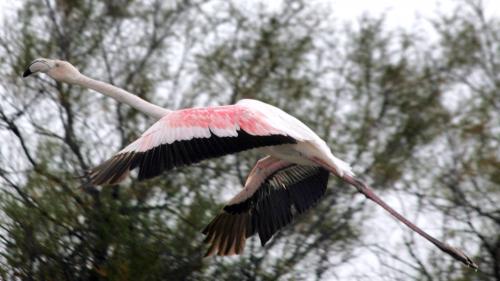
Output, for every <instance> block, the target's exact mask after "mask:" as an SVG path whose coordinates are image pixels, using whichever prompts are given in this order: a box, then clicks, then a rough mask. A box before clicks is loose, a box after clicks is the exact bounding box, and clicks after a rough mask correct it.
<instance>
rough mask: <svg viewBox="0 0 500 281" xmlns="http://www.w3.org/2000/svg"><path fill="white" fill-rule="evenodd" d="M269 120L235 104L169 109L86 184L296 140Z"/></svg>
mask: <svg viewBox="0 0 500 281" xmlns="http://www.w3.org/2000/svg"><path fill="white" fill-rule="evenodd" d="M270 113H272V112H270ZM273 122H274V123H276V124H277V123H278V122H277V121H274V120H272V122H270V119H269V116H266V112H265V111H260V110H254V109H253V108H252V107H251V106H245V105H240V104H235V105H228V106H214V107H206V108H190V109H183V110H177V111H173V112H171V113H168V114H167V115H165V116H164V117H163V118H161V119H160V120H159V121H157V122H156V123H155V124H153V126H151V128H149V129H148V130H147V131H146V132H145V133H144V134H143V135H142V136H141V137H140V138H139V139H137V140H136V141H134V142H133V143H131V144H130V145H128V146H127V147H125V148H124V149H123V150H121V151H120V152H118V153H117V154H116V155H115V156H113V157H112V158H111V159H109V160H107V161H105V162H104V163H102V164H101V165H99V166H98V167H96V168H94V169H93V170H91V172H90V178H91V182H92V184H95V185H100V184H113V183H117V182H119V181H121V180H122V179H123V178H124V175H125V174H127V173H128V171H130V170H132V169H134V168H136V167H138V168H139V179H140V180H141V179H147V178H151V177H154V176H157V175H158V174H160V173H161V172H163V171H166V170H170V169H172V168H174V167H179V166H183V165H188V164H192V163H196V162H199V161H201V160H204V159H208V158H213V157H219V156H223V155H227V154H231V153H236V152H240V151H243V150H247V149H252V148H257V147H263V146H272V145H280V144H290V143H296V142H297V141H300V140H301V139H298V137H296V136H295V135H294V134H293V132H292V133H290V132H286V130H284V129H282V128H283V126H276V125H275V124H273ZM278 125H280V124H278ZM279 127H281V128H279ZM291 135H294V136H291Z"/></svg>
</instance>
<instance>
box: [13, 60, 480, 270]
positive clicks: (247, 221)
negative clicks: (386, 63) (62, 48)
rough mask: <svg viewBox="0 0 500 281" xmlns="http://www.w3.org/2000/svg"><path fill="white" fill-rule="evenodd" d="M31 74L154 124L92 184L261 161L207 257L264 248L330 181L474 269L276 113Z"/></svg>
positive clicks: (45, 66)
mask: <svg viewBox="0 0 500 281" xmlns="http://www.w3.org/2000/svg"><path fill="white" fill-rule="evenodd" d="M36 73H45V74H46V75H48V76H49V77H51V78H52V79H54V80H56V81H58V82H62V83H68V84H73V85H79V86H81V87H84V88H88V89H91V90H94V91H96V92H98V93H101V94H104V95H106V96H109V97H111V98H114V99H116V100H117V101H119V102H122V103H126V104H128V105H130V106H131V107H133V108H135V109H137V110H138V111H140V112H143V113H144V114H146V115H148V116H150V117H152V118H153V119H155V120H156V122H155V123H154V124H153V125H152V126H151V127H150V128H149V129H147V130H146V131H145V132H144V133H143V134H142V135H141V136H140V137H139V138H138V139H137V140H135V141H133V142H132V143H130V144H129V145H127V146H126V147H125V148H123V149H122V150H120V151H119V152H118V153H116V154H115V155H114V156H112V157H111V158H110V159H108V160H106V161H104V162H103V163H102V164H100V165H98V166H96V167H95V168H93V169H91V170H90V171H89V173H88V178H89V181H90V184H92V185H115V184H118V183H120V182H121V181H123V180H124V179H126V178H127V175H128V174H129V172H130V171H131V170H134V169H138V175H137V177H138V179H139V180H146V179H150V178H153V177H155V176H158V175H160V174H161V173H163V172H165V171H169V170H172V169H174V168H176V167H181V166H185V165H191V164H194V163H198V162H200V161H202V160H206V159H210V158H215V157H221V156H224V155H228V154H233V153H237V152H241V151H244V150H249V149H256V150H259V151H260V152H261V153H263V154H265V156H264V157H263V158H262V159H260V160H258V161H257V163H256V164H255V166H254V167H253V168H252V170H251V171H250V173H249V175H248V177H247V179H246V181H245V184H244V186H243V188H242V190H241V191H240V192H239V193H237V194H236V195H235V196H234V197H233V198H232V199H230V200H229V202H227V203H226V204H225V206H224V207H223V208H222V210H221V211H220V213H219V214H218V215H217V216H216V217H215V218H214V219H213V220H212V221H211V222H210V223H209V224H208V225H207V226H206V227H205V228H204V229H203V231H202V232H203V234H205V235H206V237H205V242H206V243H207V244H208V249H207V252H206V255H205V256H211V255H219V256H228V255H235V254H241V253H242V252H243V250H244V247H245V241H246V239H247V238H249V237H251V236H253V235H258V236H259V238H260V241H261V244H262V245H265V244H266V242H267V241H269V239H271V237H272V236H273V235H274V234H275V233H276V232H277V231H279V230H280V229H282V228H283V227H285V226H286V225H288V224H290V223H291V222H292V220H293V219H294V217H296V216H298V215H300V214H302V213H304V212H305V211H307V210H308V209H310V208H311V207H313V206H314V205H315V204H316V203H317V202H318V201H319V200H320V199H321V197H322V196H323V195H324V194H325V191H326V187H327V184H328V179H329V176H330V174H332V175H334V176H336V177H337V178H339V179H340V180H342V181H343V182H345V183H346V184H348V185H351V186H353V187H355V188H356V189H357V191H358V192H360V193H361V194H363V195H364V196H365V197H366V198H368V199H370V200H371V201H373V202H374V203H376V204H377V205H379V206H380V207H382V208H383V209H385V210H386V211H387V212H389V213H390V214H391V215H392V216H393V217H394V218H396V219H397V220H399V221H400V222H402V223H403V224H405V225H406V226H408V227H409V228H410V229H411V230H413V231H415V232H417V233H418V234H419V235H421V236H422V237H423V238H425V239H427V240H428V241H429V242H431V243H432V244H434V245H435V246H436V247H438V248H439V249H440V250H442V251H443V252H445V253H447V254H449V255H450V256H451V257H453V258H454V259H456V260H458V261H460V262H462V263H463V264H465V265H467V266H470V267H472V268H475V269H477V268H478V266H477V265H476V264H475V263H474V262H473V261H472V259H470V258H469V257H468V256H467V255H466V254H464V253H463V252H462V251H461V250H459V249H456V248H454V247H452V246H450V245H448V244H446V243H444V242H441V241H439V240H438V239H436V238H434V237H432V236H431V235H429V234H428V233H427V232H425V231H424V230H422V229H421V228H419V227H417V226H416V225H415V224H413V223H412V222H410V221H409V220H407V219H406V218H405V217H404V216H403V215H401V214H400V213H398V212H397V211H396V210H395V209H393V208H392V207H391V206H389V205H388V204H387V203H386V202H385V201H384V200H382V199H381V198H380V197H379V196H378V195H376V194H375V192H374V191H373V189H372V188H371V187H370V186H368V185H367V184H366V183H365V182H363V181H362V180H360V179H359V178H357V177H356V176H355V174H354V173H353V171H352V168H351V166H350V165H349V164H348V163H347V162H345V161H343V160H341V159H339V158H337V157H336V156H335V155H334V154H333V153H332V152H331V150H330V148H329V147H328V145H327V144H326V143H325V141H323V140H322V139H321V138H320V137H319V136H318V135H317V134H316V133H314V132H313V131H312V130H311V129H310V128H309V127H308V126H306V125H305V124H304V123H302V122H301V121H300V120H298V119H297V118H295V117H293V116H292V115H290V114H288V113H286V112H284V111H283V110H281V109H279V108H277V107H274V106H272V105H270V104H267V103H264V102H261V101H258V100H253V99H243V100H240V101H238V102H236V103H235V104H232V105H220V106H208V107H194V108H185V109H178V110H169V109H165V108H163V107H160V106H158V105H154V104H152V103H150V102H147V101H145V100H144V99H142V98H140V97H138V96H136V95H134V94H132V93H130V92H127V91H125V90H123V89H121V88H118V87H116V86H114V85H111V84H108V83H105V82H103V81H99V80H96V79H93V78H90V77H88V76H86V75H84V74H82V73H80V72H79V70H78V69H77V68H76V67H75V66H73V65H72V64H71V63H69V62H67V61H64V60H58V59H47V58H38V59H35V60H34V61H33V62H31V64H29V66H28V67H27V69H26V71H25V72H24V73H23V75H22V76H23V77H28V76H31V75H32V74H36Z"/></svg>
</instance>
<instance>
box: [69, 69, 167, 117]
mask: <svg viewBox="0 0 500 281" xmlns="http://www.w3.org/2000/svg"><path fill="white" fill-rule="evenodd" d="M74 81H75V82H74V84H76V85H80V86H82V87H86V88H90V89H92V90H94V91H96V92H99V93H101V94H103V95H106V96H109V97H112V98H114V99H116V100H117V101H119V102H123V103H126V104H128V105H130V106H132V107H133V108H135V109H137V110H139V111H141V112H143V113H145V114H147V115H149V116H151V117H153V118H156V119H160V118H162V117H163V116H165V115H166V114H167V113H169V112H171V111H170V110H168V109H165V108H163V107H160V106H157V105H155V104H152V103H150V102H147V101H145V100H143V99H141V98H140V97H138V96H136V95H134V94H132V93H129V92H127V91H125V90H123V89H120V88H118V87H116V86H113V85H111V84H108V83H104V82H102V81H98V80H95V79H92V78H90V77H87V76H85V75H83V74H80V76H79V77H78V78H77V79H75V80H74Z"/></svg>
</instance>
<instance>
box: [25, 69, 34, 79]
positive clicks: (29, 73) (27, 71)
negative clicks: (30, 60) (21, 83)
mask: <svg viewBox="0 0 500 281" xmlns="http://www.w3.org/2000/svg"><path fill="white" fill-rule="evenodd" d="M31 74H33V72H31V70H30V69H29V68H28V69H26V71H25V72H24V73H23V78H24V77H28V76H30V75H31Z"/></svg>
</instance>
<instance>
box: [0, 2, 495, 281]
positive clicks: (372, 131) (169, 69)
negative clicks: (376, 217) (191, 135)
mask: <svg viewBox="0 0 500 281" xmlns="http://www.w3.org/2000/svg"><path fill="white" fill-rule="evenodd" d="M164 2H165V1H157V0H154V1H147V3H146V1H140V0H127V1H97V0H94V1H92V0H86V1H69V0H58V1H50V0H47V1H44V2H40V1H33V0H25V1H24V5H23V7H22V8H21V9H20V10H19V13H18V15H17V16H16V17H15V18H7V19H6V21H9V22H10V24H9V25H8V26H12V28H9V29H7V28H4V29H3V30H1V32H2V36H0V46H1V47H0V52H1V53H2V54H4V55H3V56H2V58H1V59H2V60H3V61H2V64H3V65H5V67H4V68H2V69H1V70H0V71H2V72H1V73H0V79H1V81H2V83H1V85H3V86H2V88H0V89H1V90H0V95H1V96H2V100H3V101H5V102H2V104H1V105H0V135H1V136H2V140H4V142H3V143H4V146H2V148H1V150H0V151H1V158H0V167H2V168H0V182H1V183H2V184H1V186H2V189H1V190H2V192H1V193H0V209H1V214H2V216H0V225H1V227H2V230H1V231H0V235H1V236H0V237H1V239H0V241H1V242H0V249H2V250H1V251H0V253H1V257H0V263H1V266H0V276H2V277H3V279H13V280H16V279H17V280H104V279H109V280H124V279H133V280H156V279H158V280H164V279H166V278H168V279H169V280H230V279H242V280H297V279H299V280H302V279H307V280H310V279H315V280H324V279H331V278H338V279H341V278H342V277H343V276H340V275H338V273H337V271H338V270H340V269H343V268H345V266H346V265H347V264H348V262H349V261H352V260H354V261H355V260H356V259H355V258H356V257H357V256H360V255H364V254H366V249H368V250H371V251H373V252H375V253H376V254H377V255H379V257H380V263H381V264H382V266H385V267H383V268H382V269H381V270H380V271H381V272H385V271H387V272H389V273H388V274H386V275H384V276H385V277H386V278H391V279H397V280H401V279H402V278H403V279H408V276H409V277H411V278H414V279H418V280H420V279H426V278H427V279H433V278H441V279H442V280H450V279H452V278H455V279H457V280H458V279H459V278H462V279H465V278H469V279H470V280H476V279H475V278H490V280H500V279H499V278H498V276H497V275H495V274H496V273H495V272H497V270H496V269H497V268H496V267H495V266H496V264H498V262H497V261H498V255H496V254H498V245H500V244H499V243H498V241H499V239H500V237H496V236H495V234H496V233H499V231H498V223H497V220H498V219H497V218H496V217H495V216H497V213H498V210H495V204H494V202H495V199H494V198H495V196H498V192H499V191H498V188H497V187H498V177H497V175H496V174H497V170H498V169H497V168H498V165H497V164H498V162H499V161H498V155H497V154H498V153H497V152H498V138H497V137H496V136H495V132H496V129H497V127H498V124H497V123H498V122H497V123H495V122H496V120H500V119H498V118H496V119H495V118H494V117H495V116H496V115H495V114H496V111H495V109H496V108H497V107H498V101H497V99H495V97H496V96H495V93H496V92H497V90H498V85H500V83H497V82H498V81H497V80H498V77H496V73H498V71H497V70H498V62H496V61H495V59H496V57H498V56H495V54H497V53H498V46H497V43H498V40H497V39H498V31H496V30H495V29H494V25H490V24H488V22H486V21H485V20H486V19H484V20H483V21H482V22H481V21H477V19H478V18H479V19H480V18H481V17H480V15H481V11H482V10H481V6H478V5H472V4H471V5H469V6H468V7H470V8H473V9H472V11H474V12H475V14H473V15H475V16H476V17H474V16H473V15H471V14H469V13H467V12H464V13H461V12H460V11H457V13H456V14H454V15H453V16H452V17H451V18H448V17H447V16H445V15H442V16H440V17H439V18H438V19H437V20H436V21H435V23H436V24H435V28H436V30H438V31H439V34H440V38H441V41H440V44H439V45H437V46H429V45H426V44H425V43H426V42H422V41H424V40H421V39H419V37H418V34H417V33H415V32H412V31H402V32H395V31H391V30H389V31H388V30H387V29H386V28H385V26H384V20H383V18H369V17H364V18H362V19H360V21H359V22H358V24H357V25H351V26H349V27H347V28H345V29H343V28H337V27H333V26H338V25H335V24H334V23H335V22H334V19H332V18H331V17H330V16H329V12H328V10H327V9H324V10H322V7H319V6H315V5H313V4H306V2H302V1H285V3H284V4H283V5H282V6H281V7H279V8H276V9H274V10H273V9H271V8H270V7H268V6H266V5H264V4H262V5H258V4H255V5H253V6H251V7H249V6H246V5H243V4H241V3H234V2H226V1H216V0H213V1H208V0H197V1H192V0H191V1H176V2H168V3H164ZM13 22H17V23H18V24H12V23H13ZM6 26H7V25H6ZM471 54H473V55H474V56H473V59H471V58H470V55H471ZM38 56H47V57H57V58H62V59H66V60H68V61H71V62H72V63H73V64H75V65H76V66H77V67H78V68H79V69H80V71H81V72H83V73H86V74H88V75H90V76H92V77H96V78H99V79H102V80H104V81H107V82H110V83H113V84H115V85H118V86H120V87H123V88H126V89H127V90H129V91H131V92H133V93H135V94H137V95H139V96H141V97H143V98H145V99H148V100H151V101H154V102H155V103H157V104H159V105H161V106H165V107H167V108H181V107H189V106H205V105H213V104H225V103H233V102H235V101H236V100H238V99H241V98H256V99H260V100H263V101H265V102H269V103H271V104H274V105H276V106H278V107H281V108H283V109H284V110H286V111H288V112H290V113H291V114H293V115H295V116H297V117H299V119H301V120H303V121H304V122H305V123H306V124H308V125H309V126H311V128H313V129H314V130H315V131H316V132H318V134H319V135H320V136H321V137H324V138H325V140H326V141H327V142H328V144H329V145H330V146H331V147H332V150H333V151H334V152H335V154H337V155H338V156H339V157H340V158H342V159H345V160H347V161H348V162H351V163H353V165H354V167H355V172H357V173H358V174H360V175H362V176H363V177H364V178H365V179H366V180H368V182H370V184H371V185H372V186H375V187H376V188H377V189H378V191H384V192H385V188H387V190H391V189H394V188H396V190H397V193H398V194H404V196H405V198H410V199H408V200H414V199H415V198H416V202H417V204H416V207H418V208H416V211H419V212H422V213H423V214H424V215H425V216H435V215H436V214H440V216H443V218H444V219H449V220H452V221H456V222H457V223H460V227H459V228H454V229H449V228H448V226H447V224H446V221H445V220H443V222H442V223H441V224H440V225H439V226H440V227H443V235H445V236H447V235H448V234H447V233H448V231H449V230H453V231H460V235H458V234H457V235H456V237H455V236H454V237H453V238H454V241H461V239H459V237H463V238H464V241H465V240H466V239H470V238H471V237H472V238H473V239H471V240H469V241H470V242H469V243H467V245H466V246H467V247H466V248H467V249H474V245H481V248H480V249H478V251H479V250H482V249H484V250H483V252H479V253H480V254H478V255H477V258H478V259H481V261H482V262H481V264H480V267H481V270H482V271H481V273H475V272H473V271H470V270H467V269H463V270H460V268H459V267H458V265H455V264H453V265H452V264H451V260H449V258H448V257H445V256H443V255H441V253H440V252H432V253H431V254H430V255H425V256H422V255H420V254H419V253H418V251H415V248H416V247H418V246H419V244H418V243H417V242H416V241H414V240H413V238H414V237H413V236H411V235H410V234H408V235H405V236H404V237H405V240H404V241H403V246H402V247H400V248H398V250H400V249H402V250H405V251H398V253H393V252H391V251H390V250H381V249H383V248H384V247H385V241H370V242H365V241H364V240H362V239H361V237H363V235H362V234H363V230H364V229H365V228H366V227H367V224H366V223H364V222H365V221H366V218H369V217H371V214H370V213H369V212H371V211H372V210H373V209H374V208H375V207H374V206H371V207H370V206H369V205H368V204H365V201H363V200H357V199H358V198H361V197H358V196H357V195H356V193H355V191H354V190H350V189H349V188H348V187H347V186H345V185H343V184H341V183H340V182H339V181H337V180H335V179H334V178H333V177H332V178H331V179H330V184H329V188H328V191H327V194H326V196H325V198H324V199H323V200H322V201H321V202H320V203H319V204H318V206H316V208H314V209H313V210H312V211H310V212H308V213H307V214H305V215H304V216H301V217H300V218H298V219H297V220H296V221H295V222H294V223H293V224H292V225H290V226H288V227H286V228H285V229H283V230H282V231H281V232H279V233H278V234H277V235H276V236H275V238H274V239H272V240H271V241H270V242H269V243H268V245H266V247H264V248H261V247H260V245H259V242H258V239H250V241H249V243H248V244H247V247H246V251H245V254H244V255H242V256H239V257H231V258H217V257H216V258H209V259H204V258H203V257H202V256H203V254H204V251H205V246H204V244H203V242H202V240H203V235H202V234H201V233H200V231H201V229H203V227H204V226H205V225H206V224H207V223H208V222H209V221H210V220H211V218H213V216H215V215H216V213H217V212H218V211H219V209H220V207H221V206H222V204H223V203H224V201H225V200H226V199H228V198H229V197H230V196H231V195H232V194H235V193H236V192H238V190H239V189H240V188H241V186H242V184H243V182H244V180H245V175H246V174H247V173H248V172H249V168H250V167H252V165H253V164H254V163H255V161H256V160H257V159H258V158H259V154H257V153H256V152H254V151H249V152H244V153H241V154H239V155H235V156H228V157H224V158H221V159H216V160H211V161H205V162H202V163H200V164H198V165H195V166H194V167H185V168H182V169H177V170H175V171H173V172H169V173H164V174H162V175H161V176H160V177H158V178H155V179H152V180H148V181H145V182H138V181H136V180H135V178H134V177H133V176H132V177H131V179H130V180H128V181H126V182H125V183H123V184H120V185H119V186H112V187H102V188H101V187H96V186H89V185H88V184H86V183H87V181H86V179H85V177H80V176H82V175H84V174H85V171H87V170H88V169H89V168H91V167H94V166H96V165H97V164H99V163H100V162H102V161H103V160H105V159H107V158H108V157H109V156H111V154H112V153H113V152H116V151H118V150H119V149H120V148H121V147H124V146H125V145H126V144H127V143H129V142H130V141H132V140H133V139H135V138H136V137H137V136H138V135H139V134H140V133H141V132H142V131H144V130H145V129H146V128H147V127H148V126H149V125H151V124H152V122H153V121H154V120H150V119H149V118H148V117H147V116H144V115H142V114H140V113H138V112H137V111H135V110H134V109H131V108H129V107H128V106H126V105H122V104H118V103H116V102H115V101H113V100H110V99H108V98H103V97H101V96H99V95H96V94H93V93H89V92H90V91H89V90H87V89H81V88H78V87H74V86H69V85H65V84H60V83H55V82H53V81H51V80H48V79H46V78H44V77H40V78H36V81H34V80H21V79H20V77H19V75H20V73H22V71H23V68H24V67H25V66H26V64H27V63H29V62H30V61H31V60H32V59H34V58H36V57H38ZM471 72H474V73H478V75H479V74H481V75H480V76H478V77H481V79H480V80H479V82H477V81H476V80H474V81H470V80H468V78H469V76H467V74H468V73H471ZM484 75H486V76H484ZM476 82H477V83H478V84H475V83H476ZM458 85H460V86H461V87H465V88H467V89H469V90H470V92H471V93H477V95H469V96H466V99H465V100H466V101H467V102H464V103H463V104H460V107H457V108H453V107H451V106H450V104H449V100H450V94H453V93H455V92H457V86H458ZM495 85H496V86H495ZM457 109H461V110H457ZM495 126H496V127H495ZM450 144H451V145H450ZM437 152H438V153H437ZM440 161H443V163H444V164H439V163H440ZM495 161H496V162H495ZM479 169H480V170H481V171H482V173H478V172H474V171H479ZM478 192H479V194H488V196H486V195H484V196H480V197H477V196H473V195H474V194H477V193H478ZM497 209H498V208H497ZM431 211H432V213H430V212H431ZM468 216H471V217H468ZM472 218H475V219H472ZM436 223H439V222H438V221H436ZM462 231H463V232H462ZM359 242H362V244H361V246H359ZM422 245H423V244H422ZM425 245H426V248H427V249H428V248H430V246H429V245H427V244H425ZM495 245H496V246H495ZM484 251H486V252H487V253H488V254H487V255H484ZM495 251H496V252H495ZM387 260H389V262H386V261H387ZM437 261H439V263H438V262H437ZM496 262H497V263H496ZM393 264H397V265H398V266H401V268H402V269H401V270H398V268H397V267H393ZM441 265H442V266H441ZM386 268H387V269H386ZM365 273H366V272H362V273H359V274H358V273H355V274H353V275H352V276H349V277H350V278H352V279H354V278H363V274H365ZM377 273H378V272H377ZM469 279H467V280H469Z"/></svg>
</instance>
